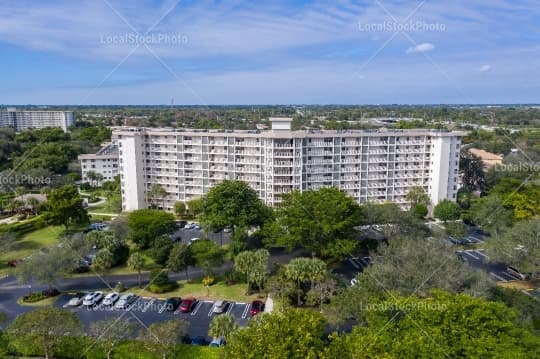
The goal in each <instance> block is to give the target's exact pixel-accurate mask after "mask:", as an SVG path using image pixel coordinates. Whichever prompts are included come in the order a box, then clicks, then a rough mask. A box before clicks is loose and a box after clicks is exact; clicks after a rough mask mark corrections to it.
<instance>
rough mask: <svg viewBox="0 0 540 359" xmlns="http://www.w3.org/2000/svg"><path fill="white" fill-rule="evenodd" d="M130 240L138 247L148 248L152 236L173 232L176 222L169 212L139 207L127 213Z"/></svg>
mask: <svg viewBox="0 0 540 359" xmlns="http://www.w3.org/2000/svg"><path fill="white" fill-rule="evenodd" d="M128 226H129V233H130V237H131V240H133V242H135V243H136V244H137V245H138V246H139V247H140V248H143V249H144V248H148V247H150V245H151V244H152V242H153V240H154V238H157V237H159V236H161V235H165V234H171V233H174V231H175V230H176V224H175V222H174V216H173V215H172V214H171V213H167V212H163V211H159V210H156V209H139V210H136V211H133V212H131V213H130V214H129V215H128Z"/></svg>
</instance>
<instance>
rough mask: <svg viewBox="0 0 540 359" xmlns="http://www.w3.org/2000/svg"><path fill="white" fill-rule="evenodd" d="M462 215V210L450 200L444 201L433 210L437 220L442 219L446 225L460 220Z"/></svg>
mask: <svg viewBox="0 0 540 359" xmlns="http://www.w3.org/2000/svg"><path fill="white" fill-rule="evenodd" d="M460 214H461V208H459V206H458V205H457V204H456V203H455V202H452V201H450V200H448V199H443V200H442V201H440V202H439V203H438V204H437V205H436V206H435V208H433V215H434V216H435V218H438V219H440V220H441V221H443V222H444V223H446V222H448V221H455V220H456V219H459V216H460Z"/></svg>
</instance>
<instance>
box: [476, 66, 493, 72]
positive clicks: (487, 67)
mask: <svg viewBox="0 0 540 359" xmlns="http://www.w3.org/2000/svg"><path fill="white" fill-rule="evenodd" d="M489 70H491V65H483V66H480V67H479V68H478V72H488V71H489Z"/></svg>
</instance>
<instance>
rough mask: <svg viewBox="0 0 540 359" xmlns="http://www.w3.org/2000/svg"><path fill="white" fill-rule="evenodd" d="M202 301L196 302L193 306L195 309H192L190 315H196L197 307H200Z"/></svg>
mask: <svg viewBox="0 0 540 359" xmlns="http://www.w3.org/2000/svg"><path fill="white" fill-rule="evenodd" d="M203 303H204V302H203V301H200V302H198V303H197V305H196V306H195V309H193V311H192V312H191V315H192V316H196V315H197V312H198V311H199V309H200V308H201V307H202V305H203Z"/></svg>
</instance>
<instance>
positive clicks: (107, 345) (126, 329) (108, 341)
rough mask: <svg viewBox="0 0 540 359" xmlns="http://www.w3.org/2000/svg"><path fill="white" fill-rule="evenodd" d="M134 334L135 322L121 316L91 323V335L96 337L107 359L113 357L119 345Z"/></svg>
mask: <svg viewBox="0 0 540 359" xmlns="http://www.w3.org/2000/svg"><path fill="white" fill-rule="evenodd" d="M133 334H135V326H134V325H133V323H130V322H129V321H128V320H125V319H121V318H120V319H118V318H109V319H105V320H98V321H96V322H92V323H91V324H90V335H91V336H93V337H94V338H96V340H97V341H98V343H99V344H100V346H101V347H102V348H103V350H104V352H105V354H106V356H107V359H111V354H112V352H113V351H114V350H115V349H116V348H117V347H118V345H119V344H120V343H122V342H123V341H124V340H126V339H130V338H131V337H132V336H133Z"/></svg>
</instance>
